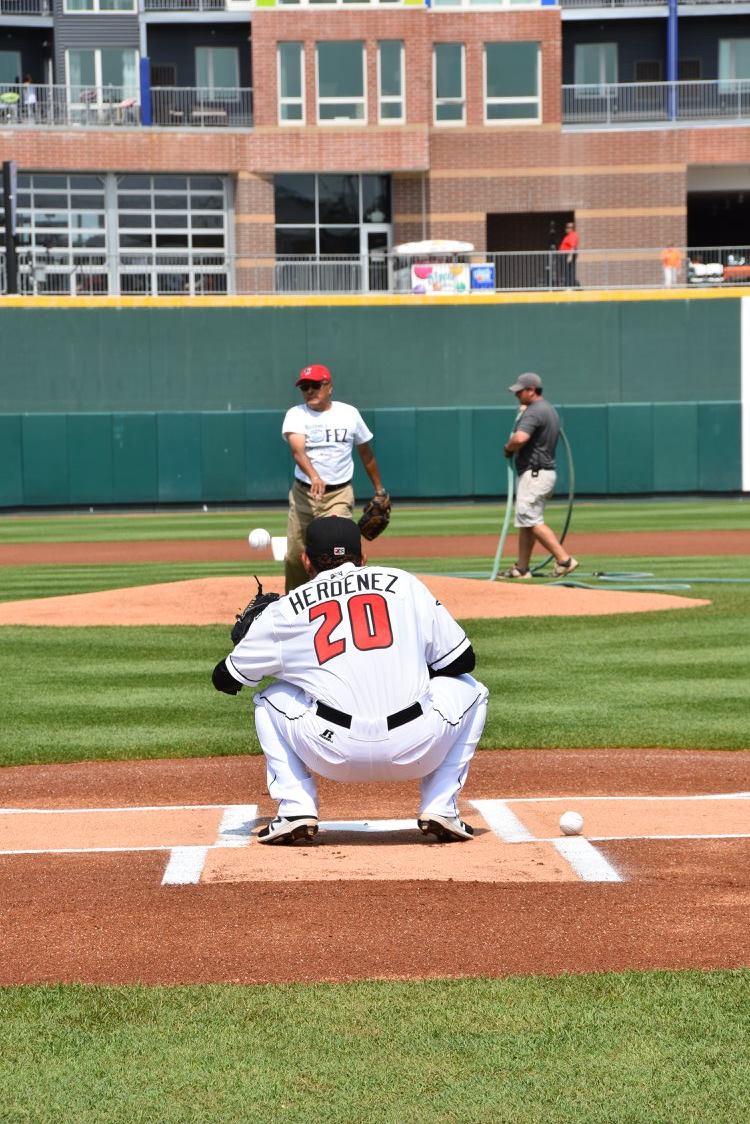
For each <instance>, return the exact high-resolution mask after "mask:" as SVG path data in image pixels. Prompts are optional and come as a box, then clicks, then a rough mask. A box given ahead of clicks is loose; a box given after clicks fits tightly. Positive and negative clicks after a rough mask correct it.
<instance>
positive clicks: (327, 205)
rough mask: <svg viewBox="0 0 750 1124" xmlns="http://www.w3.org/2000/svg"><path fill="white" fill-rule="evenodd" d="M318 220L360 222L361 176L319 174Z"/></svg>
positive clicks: (325, 221) (322, 221) (324, 221)
mask: <svg viewBox="0 0 750 1124" xmlns="http://www.w3.org/2000/svg"><path fill="white" fill-rule="evenodd" d="M318 221H319V222H321V223H332V222H335V223H352V222H357V223H358V222H359V176H318Z"/></svg>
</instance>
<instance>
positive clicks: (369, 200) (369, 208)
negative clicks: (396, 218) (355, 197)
mask: <svg viewBox="0 0 750 1124" xmlns="http://www.w3.org/2000/svg"><path fill="white" fill-rule="evenodd" d="M362 220H363V222H377V223H381V222H390V221H391V177H390V176H362Z"/></svg>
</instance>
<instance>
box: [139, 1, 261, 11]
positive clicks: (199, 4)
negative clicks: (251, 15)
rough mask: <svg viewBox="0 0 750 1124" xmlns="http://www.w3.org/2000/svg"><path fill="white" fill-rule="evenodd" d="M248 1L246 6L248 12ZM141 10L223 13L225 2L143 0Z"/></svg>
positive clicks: (225, 7) (225, 6)
mask: <svg viewBox="0 0 750 1124" xmlns="http://www.w3.org/2000/svg"><path fill="white" fill-rule="evenodd" d="M250 7H251V4H250V0H248V2H247V4H246V8H247V10H248V11H249V10H250ZM143 10H144V12H145V13H146V14H148V13H149V12H225V11H226V10H227V4H226V0H144V4H143Z"/></svg>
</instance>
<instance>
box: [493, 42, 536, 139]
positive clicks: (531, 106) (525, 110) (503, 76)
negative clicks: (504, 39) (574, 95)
mask: <svg viewBox="0 0 750 1124" xmlns="http://www.w3.org/2000/svg"><path fill="white" fill-rule="evenodd" d="M539 54H540V52H539V44H538V43H523V42H513V43H485V45H484V118H485V121H486V122H488V123H490V122H492V121H498V122H501V123H503V124H506V123H508V122H511V121H539V120H540V119H541V114H540V107H539Z"/></svg>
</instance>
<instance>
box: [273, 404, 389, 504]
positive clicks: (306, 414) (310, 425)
mask: <svg viewBox="0 0 750 1124" xmlns="http://www.w3.org/2000/svg"><path fill="white" fill-rule="evenodd" d="M281 432H282V434H283V435H284V438H286V435H287V434H288V433H304V435H305V452H306V453H307V455H308V457H309V458H310V462H311V463H312V465H313V466H314V468H315V471H316V472H317V473H318V474H319V475H320V477H321V479H322V480H324V481H325V483H326V484H346V483H348V481H349V480H351V478H352V476H353V475H354V461H353V458H352V449H353V447H354V446H355V445H363V444H364V443H365V442H366V441H371V440H372V433H371V432H370V430H369V429H368V428H367V426H366V425H365V423H364V420H363V418H362V415H361V414H360V412H359V410H357V409H355V407H354V406H348V405H347V403H346V402H331V405H330V408H329V409H328V410H322V411H320V410H311V409H310V407H309V406H305V405H299V406H292V407H291V409H289V410H287V412H286V416H285V417H284V423H283V425H282V427H281ZM294 475H295V477H296V479H297V480H302V481H303V482H304V483H305V484H309V483H310V477H309V476H307V475H306V474H305V473H304V472H303V471H302V469H301V468H300V467H299V465H295V468H294Z"/></svg>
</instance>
